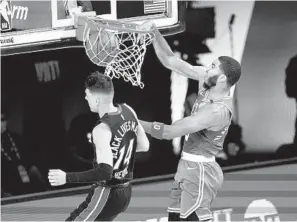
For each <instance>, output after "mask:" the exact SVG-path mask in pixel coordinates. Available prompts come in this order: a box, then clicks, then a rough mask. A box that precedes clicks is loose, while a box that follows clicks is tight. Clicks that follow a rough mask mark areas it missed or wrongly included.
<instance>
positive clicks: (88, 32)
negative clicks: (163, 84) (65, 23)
mask: <svg viewBox="0 0 297 222" xmlns="http://www.w3.org/2000/svg"><path fill="white" fill-rule="evenodd" d="M77 24H78V27H77V39H78V40H80V41H83V45H84V48H85V50H86V54H87V55H88V57H89V59H90V60H91V61H92V62H93V63H94V64H96V65H98V66H103V67H106V69H105V73H104V74H105V75H107V76H109V77H110V78H120V76H122V77H123V79H124V80H125V81H126V82H128V81H130V82H131V83H132V85H133V86H139V87H140V88H143V87H144V84H143V83H142V82H141V73H140V71H141V66H142V64H143V59H144V55H145V53H146V49H147V48H146V47H147V46H148V45H149V44H151V43H152V40H153V38H154V34H153V32H148V31H144V30H140V29H139V25H137V24H134V23H127V22H121V21H117V20H105V19H102V18H99V17H78V21H77Z"/></svg>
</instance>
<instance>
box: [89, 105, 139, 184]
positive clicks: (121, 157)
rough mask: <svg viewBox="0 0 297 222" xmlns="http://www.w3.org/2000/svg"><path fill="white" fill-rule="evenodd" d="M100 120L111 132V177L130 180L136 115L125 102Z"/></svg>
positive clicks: (135, 133)
mask: <svg viewBox="0 0 297 222" xmlns="http://www.w3.org/2000/svg"><path fill="white" fill-rule="evenodd" d="M100 122H101V123H106V124H107V125H108V126H109V127H110V129H111V133H112V138H111V140H110V147H111V149H112V154H113V175H112V177H113V179H118V180H131V179H132V178H133V167H134V158H135V153H136V145H137V129H138V121H137V119H136V116H135V115H134V113H133V112H132V111H131V108H130V107H128V106H127V105H126V104H119V105H118V111H117V112H114V113H108V114H105V115H104V116H103V117H102V118H101V120H100ZM94 161H96V157H95V160H94Z"/></svg>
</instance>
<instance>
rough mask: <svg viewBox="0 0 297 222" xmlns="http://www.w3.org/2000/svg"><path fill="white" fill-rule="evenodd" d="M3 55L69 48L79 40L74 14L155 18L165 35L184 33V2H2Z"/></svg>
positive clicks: (137, 19) (136, 19)
mask: <svg viewBox="0 0 297 222" xmlns="http://www.w3.org/2000/svg"><path fill="white" fill-rule="evenodd" d="M0 6H1V7H0V8H1V27H0V28H1V36H0V42H1V54H2V56H7V55H13V54H21V53H29V52H36V51H44V50H53V49H61V48H68V47H82V44H81V42H79V41H77V40H76V38H75V36H76V31H75V26H74V25H75V18H74V16H73V12H80V13H82V14H84V15H86V16H88V15H91V16H94V15H96V16H100V17H103V18H106V19H114V20H121V21H128V22H134V23H141V22H143V21H145V20H148V19H153V20H154V21H155V23H156V25H157V27H158V28H159V29H160V31H161V33H162V34H163V35H172V34H176V33H179V32H182V31H184V29H185V21H184V12H185V9H186V2H185V1H178V0H141V1H140V0H139V1H124V0H109V1H76V0H40V1H36V0H34V1H25V0H21V1H15V0H1V5H0Z"/></svg>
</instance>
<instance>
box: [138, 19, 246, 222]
mask: <svg viewBox="0 0 297 222" xmlns="http://www.w3.org/2000/svg"><path fill="white" fill-rule="evenodd" d="M141 29H143V30H153V31H154V33H155V40H154V41H153V44H154V49H155V51H156V54H157V56H158V58H159V60H160V61H161V63H162V64H163V65H164V66H165V67H167V68H168V69H171V70H172V71H174V72H176V73H178V74H180V75H183V76H186V77H188V78H191V79H195V80H198V81H199V92H198V96H197V99H196V102H195V103H194V106H193V108H192V112H191V116H189V117H186V118H183V119H180V120H178V121H176V122H174V123H172V124H171V125H165V124H163V123H159V122H153V123H150V122H145V121H140V123H141V124H142V126H143V127H144V129H145V131H146V132H147V133H149V134H151V135H152V136H153V137H155V138H157V139H167V140H171V139H173V138H175V137H181V136H186V138H185V144H184V146H183V151H182V155H181V159H180V161H179V164H178V169H177V172H176V174H175V178H174V179H175V182H174V184H173V187H172V192H171V198H172V204H171V205H170V206H169V207H168V212H169V217H168V220H169V221H179V220H182V221H183V220H185V221H209V220H212V213H211V211H210V206H211V203H212V201H213V200H214V198H215V197H216V194H217V191H218V190H219V189H220V188H221V186H222V183H223V172H222V170H221V168H220V166H219V165H218V164H217V163H216V161H215V156H216V154H217V153H218V152H219V151H220V150H222V146H223V143H224V139H225V136H226V134H227V131H228V128H229V126H230V123H231V118H232V97H231V95H230V88H231V86H233V85H234V84H235V83H236V82H237V81H238V80H239V78H240V75H241V67H240V64H239V63H238V62H237V61H236V60H234V59H232V58H230V57H227V56H221V57H219V58H218V59H216V60H215V61H214V62H213V63H212V64H211V65H210V66H209V67H202V66H192V65H190V64H188V63H187V62H185V61H183V60H181V59H180V58H179V57H177V56H175V55H174V53H173V52H172V50H171V49H170V47H169V45H168V44H167V42H166V40H165V39H164V38H163V36H162V35H161V34H160V32H159V31H158V30H157V28H156V26H155V25H154V23H153V22H150V21H149V22H146V23H144V24H143V25H142V26H141Z"/></svg>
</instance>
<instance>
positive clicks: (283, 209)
mask: <svg viewBox="0 0 297 222" xmlns="http://www.w3.org/2000/svg"><path fill="white" fill-rule="evenodd" d="M171 183H172V181H166V182H155V183H149V184H143V185H134V186H133V194H132V200H131V203H130V206H129V208H128V209H127V211H126V212H125V213H123V214H121V215H120V216H118V218H117V219H116V220H119V221H145V220H151V221H157V220H160V218H162V219H161V220H163V219H164V220H166V219H165V218H164V217H166V216H167V213H166V207H167V205H168V203H169V201H170V200H169V198H168V196H169V193H170V186H171ZM85 196H86V194H80V195H72V196H68V197H56V198H48V199H42V200H34V201H29V202H22V203H15V204H8V205H3V206H2V207H1V213H2V216H1V217H2V221H20V220H21V221H63V220H65V219H66V217H67V216H68V214H69V213H70V212H71V211H72V210H73V209H74V208H75V207H76V206H77V205H78V204H79V203H80V202H81V201H83V199H84V198H85ZM212 208H213V211H214V218H215V221H297V164H287V165H281V166H273V167H266V168H261V169H253V170H244V171H238V172H232V173H225V182H224V185H223V188H222V189H221V190H220V192H219V193H218V197H217V199H216V200H215V201H214V203H213V206H212Z"/></svg>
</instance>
